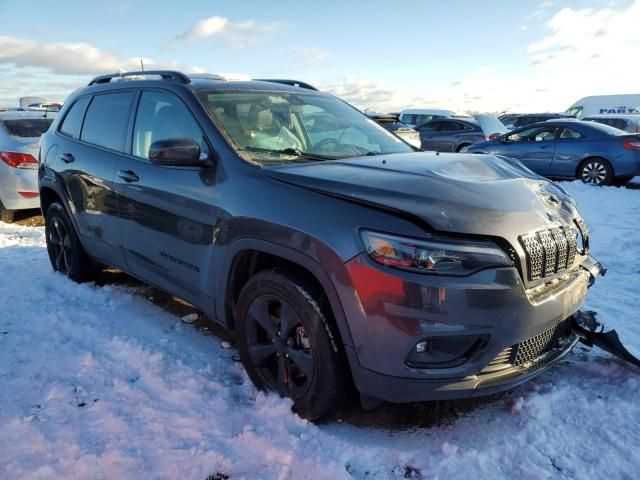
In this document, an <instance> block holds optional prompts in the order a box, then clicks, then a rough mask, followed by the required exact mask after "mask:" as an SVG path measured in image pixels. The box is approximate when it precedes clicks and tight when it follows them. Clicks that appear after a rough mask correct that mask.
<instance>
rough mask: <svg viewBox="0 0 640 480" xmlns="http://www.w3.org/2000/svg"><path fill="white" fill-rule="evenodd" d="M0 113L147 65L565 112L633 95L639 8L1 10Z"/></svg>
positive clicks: (423, 5)
mask: <svg viewBox="0 0 640 480" xmlns="http://www.w3.org/2000/svg"><path fill="white" fill-rule="evenodd" d="M0 19H2V29H1V30H0V105H14V104H17V99H18V97H20V96H22V95H36V94H37V95H42V96H45V97H48V98H50V99H54V100H63V99H64V98H65V97H66V96H67V95H68V94H69V93H70V92H71V91H72V90H74V89H75V88H77V87H79V86H81V85H84V84H86V83H87V82H88V80H89V79H90V78H92V76H94V75H97V74H101V73H108V72H113V71H117V70H119V69H125V70H127V69H137V68H138V67H139V65H140V60H141V59H143V61H144V65H145V68H147V69H150V68H153V67H163V68H165V67H171V68H178V69H183V70H185V71H201V72H233V73H244V74H248V75H251V76H253V77H266V76H273V77H289V78H296V79H300V80H304V81H307V82H309V83H312V84H315V85H316V86H318V87H319V88H321V89H324V90H328V91H331V92H333V93H336V94H338V95H340V96H342V97H343V98H345V99H346V100H348V101H350V102H352V103H354V104H355V105H357V106H359V107H361V108H371V109H374V110H378V111H391V110H397V109H400V108H403V107H409V106H412V107H443V108H452V109H459V110H473V111H493V112H496V111H502V110H511V111H529V112H531V111H560V110H565V109H566V108H567V107H569V106H570V105H571V104H572V103H573V102H574V101H575V100H577V99H578V98H580V97H582V96H585V95H591V94H606V93H639V92H638V91H640V82H639V79H640V64H639V61H638V53H639V52H640V27H639V25H640V0H614V1H611V0H591V1H585V0H576V1H573V0H567V1H560V0H544V1H543V0H536V1H534V0H532V1H527V2H513V1H492V0H485V1H483V2H477V1H475V0H439V1H435V0H424V1H421V2H390V1H388V0H384V1H377V0H367V1H352V2H346V1H344V0H341V1H334V0H323V1H321V2H319V1H305V0H299V1H296V2H285V1H283V2H264V1H249V0H245V1H235V2H228V1H227V2H223V1H215V0H209V1H204V0H203V1H191V0H182V1H180V2H175V1H172V2H166V5H165V2H164V1H161V0H156V1H148V2H144V1H135V2H134V1H133V0H131V1H129V0H92V1H86V0H85V1H65V2H52V1H44V0H43V1H32V0H15V1H14V0H0Z"/></svg>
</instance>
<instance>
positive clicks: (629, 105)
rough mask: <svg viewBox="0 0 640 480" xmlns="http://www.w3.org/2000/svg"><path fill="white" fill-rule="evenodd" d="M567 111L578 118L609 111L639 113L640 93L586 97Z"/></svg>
mask: <svg viewBox="0 0 640 480" xmlns="http://www.w3.org/2000/svg"><path fill="white" fill-rule="evenodd" d="M565 113H566V114H567V115H570V116H572V117H576V118H582V117H586V116H587V115H603V114H609V113H622V114H637V113H640V93H638V94H627V95H594V96H591V97H584V98H581V99H580V100H578V101H577V102H576V103H574V104H573V105H571V106H570V107H569V108H568V109H567V111H566V112H565Z"/></svg>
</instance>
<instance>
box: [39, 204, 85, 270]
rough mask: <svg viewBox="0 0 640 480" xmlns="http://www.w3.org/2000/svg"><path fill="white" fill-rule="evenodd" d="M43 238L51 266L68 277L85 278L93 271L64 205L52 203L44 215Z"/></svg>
mask: <svg viewBox="0 0 640 480" xmlns="http://www.w3.org/2000/svg"><path fill="white" fill-rule="evenodd" d="M45 238H46V242H47V253H48V254H49V260H50V261H51V266H52V267H53V269H54V270H55V271H56V272H60V273H62V274H64V275H66V276H67V277H69V278H70V279H72V280H74V281H76V282H80V281H84V280H87V279H88V278H89V277H90V275H91V274H92V273H94V271H95V267H94V264H93V262H92V261H91V259H90V258H89V257H88V256H87V254H86V253H85V251H84V248H83V247H82V244H81V243H80V240H79V239H78V235H77V234H76V231H75V229H74V228H73V225H72V223H71V219H70V218H69V216H68V215H67V212H66V210H65V209H64V207H63V206H62V205H61V204H59V203H53V204H52V205H51V206H50V207H49V209H48V210H47V213H46V215H45Z"/></svg>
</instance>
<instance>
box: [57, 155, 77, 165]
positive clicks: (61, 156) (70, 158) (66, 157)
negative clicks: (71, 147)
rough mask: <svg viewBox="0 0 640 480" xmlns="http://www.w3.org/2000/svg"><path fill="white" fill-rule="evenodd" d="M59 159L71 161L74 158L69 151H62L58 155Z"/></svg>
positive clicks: (66, 161) (65, 161)
mask: <svg viewBox="0 0 640 480" xmlns="http://www.w3.org/2000/svg"><path fill="white" fill-rule="evenodd" d="M60 160H62V161H63V162H64V163H71V162H73V161H74V160H75V158H74V156H73V155H72V154H70V153H63V154H61V155H60Z"/></svg>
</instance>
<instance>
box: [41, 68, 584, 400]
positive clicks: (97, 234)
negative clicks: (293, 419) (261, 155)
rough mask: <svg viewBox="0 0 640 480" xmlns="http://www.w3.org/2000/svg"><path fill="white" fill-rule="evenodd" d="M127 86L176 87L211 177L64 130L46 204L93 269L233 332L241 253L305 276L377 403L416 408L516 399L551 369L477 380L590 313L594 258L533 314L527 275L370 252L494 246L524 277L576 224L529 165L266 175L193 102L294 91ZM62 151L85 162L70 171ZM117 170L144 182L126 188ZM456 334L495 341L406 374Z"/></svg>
mask: <svg viewBox="0 0 640 480" xmlns="http://www.w3.org/2000/svg"><path fill="white" fill-rule="evenodd" d="M119 88H125V87H124V86H123V85H119V84H117V83H116V84H109V83H107V84H100V85H95V86H92V87H89V88H86V89H84V90H82V92H80V93H79V94H77V95H80V94H82V95H85V94H93V93H97V92H104V91H109V90H115V89H119ZM126 88H128V89H135V90H140V89H148V88H154V89H165V90H169V91H172V92H173V93H175V94H176V95H178V96H179V97H180V98H182V100H183V101H184V102H185V104H186V105H187V107H188V108H189V109H190V110H191V112H192V113H193V115H194V117H195V118H196V120H197V121H198V123H199V124H200V126H201V127H202V129H203V131H204V133H205V136H206V137H207V139H208V142H209V143H210V146H211V149H212V151H213V152H214V153H213V155H212V158H211V160H212V165H211V166H209V167H202V168H195V167H188V168H175V167H160V166H154V165H151V164H150V163H148V162H146V161H144V160H140V159H137V158H134V157H132V156H130V155H129V153H128V152H125V153H124V154H116V153H114V152H110V151H107V150H106V149H102V148H96V147H93V146H90V145H86V144H84V143H81V142H78V141H75V140H72V139H69V138H68V137H65V136H63V135H61V134H59V133H58V132H57V128H58V124H59V121H57V122H56V123H55V124H54V126H53V128H51V129H50V131H49V132H48V133H47V134H46V135H45V136H44V137H43V140H42V149H43V150H42V151H43V152H46V154H45V155H44V158H45V161H44V162H43V164H42V165H41V169H40V172H39V173H40V188H41V192H42V196H43V201H45V202H50V201H52V200H54V199H56V198H57V199H59V200H60V201H61V202H62V203H63V204H64V205H65V207H66V208H67V210H68V212H69V213H70V215H71V217H72V219H73V222H74V224H75V226H76V228H77V230H78V232H79V233H80V238H81V241H82V243H83V245H84V246H85V248H86V250H87V252H88V253H89V254H90V255H91V256H92V257H95V258H96V259H98V260H99V261H101V262H103V263H105V264H109V265H113V266H116V267H119V268H122V269H123V270H125V271H127V272H129V273H131V274H132V275H134V276H137V277H139V278H141V279H143V280H145V281H147V282H149V283H152V284H155V285H157V286H159V287H161V288H163V289H165V290H167V291H169V292H171V293H173V294H175V295H178V296H181V297H183V298H185V299H187V300H189V301H190V302H192V303H194V304H195V305H197V306H198V307H199V308H201V309H202V310H203V311H204V312H205V313H207V314H208V315H210V316H212V317H213V318H214V319H216V320H217V321H218V322H220V323H223V324H224V323H227V322H229V321H230V320H231V319H230V318H228V316H227V314H228V312H229V309H228V308H227V307H228V305H226V302H227V300H228V296H227V287H228V281H229V278H230V269H231V268H232V265H233V260H234V258H235V257H236V255H238V254H239V253H241V252H243V251H246V250H257V251H263V252H267V253H270V254H272V255H276V256H280V257H282V258H286V259H288V260H289V261H292V262H294V263H297V264H298V265H300V266H302V267H304V268H305V269H307V270H308V271H309V272H311V274H312V275H314V276H315V278H316V279H317V280H318V282H319V283H320V284H321V285H322V287H323V288H324V290H325V293H326V294H327V297H328V299H329V301H330V305H331V307H332V310H333V313H334V316H335V317H336V321H337V323H338V327H339V330H340V334H341V340H342V342H343V344H344V346H345V350H346V352H347V356H348V358H349V364H350V368H351V371H352V374H353V377H354V380H355V382H356V385H357V387H358V389H359V390H360V391H361V392H363V393H365V394H370V395H375V396H378V397H381V398H387V399H389V400H397V401H406V400H417V399H429V398H442V397H444V396H448V397H452V396H453V397H460V396H466V395H472V394H474V392H475V391H476V388H479V384H480V383H482V382H485V383H487V390H484V391H497V390H503V389H506V388H511V387H512V386H514V385H516V384H518V383H519V382H522V381H524V380H526V379H527V378H529V377H530V376H531V375H533V373H539V371H541V370H542V368H541V369H539V370H536V372H524V371H523V372H516V371H511V372H507V373H508V375H507V374H506V373H505V376H504V378H502V379H500V378H497V377H495V376H486V375H484V376H483V375H478V376H477V377H476V375H477V374H479V372H480V371H481V370H482V368H483V367H484V366H485V365H486V364H487V363H488V362H490V361H491V359H492V358H493V357H494V356H495V354H496V353H497V352H499V351H500V350H502V349H503V348H505V347H507V346H510V345H512V344H513V343H515V342H517V341H520V340H523V339H526V338H529V337H531V336H532V335H535V334H537V333H540V332H541V331H543V330H544V329H546V328H547V327H548V326H549V325H552V324H554V323H557V322H559V321H561V320H564V319H566V318H568V317H570V316H571V315H572V314H573V313H574V312H576V311H577V309H578V308H579V307H580V306H581V304H582V302H583V300H584V297H585V295H586V289H587V285H588V283H589V281H590V280H591V274H589V273H588V271H587V270H586V269H584V268H581V267H580V264H582V263H584V262H587V261H588V259H589V258H588V257H586V256H581V257H578V259H577V260H576V263H575V265H574V266H573V268H572V269H571V270H570V275H569V276H568V277H567V278H564V279H563V280H562V288H561V289H560V290H558V291H556V292H555V294H554V295H553V296H551V297H549V298H546V299H543V300H542V301H540V302H537V303H536V302H532V300H531V299H530V298H529V297H528V296H527V289H529V288H530V287H533V286H535V284H536V282H531V283H527V284H525V283H523V280H522V279H523V278H527V277H526V275H523V273H521V272H519V270H518V269H517V268H501V269H489V270H484V271H480V272H478V273H476V274H474V275H471V276H469V277H463V278H453V277H442V276H431V275H425V274H416V273H409V272H403V271H399V270H394V269H391V268H385V267H382V266H380V265H377V264H374V263H373V262H372V261H371V260H370V259H369V258H368V256H366V255H365V254H363V250H364V247H363V245H362V243H361V241H360V238H359V235H358V231H359V229H360V228H363V227H364V228H367V229H371V230H379V231H386V232H391V233H394V234H398V235H406V236H413V237H424V236H425V235H426V234H427V233H428V232H433V231H441V232H448V233H449V234H457V235H465V236H472V237H474V236H482V237H490V238H493V239H495V240H496V241H498V242H500V244H501V245H503V246H505V248H506V247H508V246H510V247H511V248H512V249H513V252H514V255H515V258H516V260H517V261H518V264H520V265H524V263H525V262H524V261H523V252H522V251H521V249H520V247H519V243H518V242H517V240H516V239H517V237H518V235H521V234H523V233H526V232H528V231H535V230H540V229H545V228H549V227H551V226H556V225H560V224H567V223H570V222H571V220H572V218H573V217H574V216H576V215H577V212H576V210H575V205H574V204H573V202H572V201H571V199H570V198H569V197H568V196H567V195H565V194H564V193H563V192H562V190H561V189H559V188H558V187H556V186H554V184H552V183H550V182H548V181H546V180H544V179H543V178H541V177H538V176H537V175H535V174H533V173H531V172H530V171H528V170H527V169H524V168H522V167H521V166H519V165H514V164H512V163H509V162H506V161H504V160H502V159H500V158H497V157H491V156H483V157H481V158H480V157H476V156H472V155H437V154H431V153H413V154H403V155H389V156H379V157H369V158H354V159H350V160H343V161H328V162H324V163H314V164H302V165H291V166H279V167H271V168H261V167H259V166H257V165H254V164H251V163H249V162H247V161H245V160H243V159H241V158H240V157H239V156H238V154H237V153H236V152H235V151H234V150H233V149H232V148H231V147H230V145H229V143H228V142H227V141H226V140H225V138H224V136H223V135H221V133H220V132H219V131H218V130H217V129H216V127H215V126H214V124H213V123H212V122H211V120H210V118H209V116H208V115H207V112H206V110H205V109H204V108H203V106H202V105H201V104H200V103H199V101H198V100H197V96H196V95H197V93H198V91H199V90H200V89H205V88H206V89H207V90H213V89H216V88H224V89H227V90H228V89H264V90H278V91H283V90H295V89H296V87H290V86H285V85H278V84H273V83H265V82H235V83H234V82H214V81H195V82H194V83H191V84H188V85H182V84H178V83H174V82H170V81H159V80H158V81H153V80H151V81H150V80H147V81H128V82H126ZM194 94H196V95H194ZM77 95H76V96H73V97H72V98H70V99H69V100H68V101H67V102H66V104H65V110H66V109H68V107H69V106H70V105H72V104H73V103H74V100H75V98H77ZM132 116H133V113H132ZM59 118H64V112H63V113H62V114H61V115H60V117H59ZM131 129H132V125H129V132H128V133H127V145H130V140H131ZM63 153H70V154H72V155H73V156H74V158H75V161H73V162H71V163H65V162H64V161H63V160H62V159H61V155H62V154H63ZM120 171H126V172H132V173H134V174H135V175H136V176H137V177H138V180H137V181H134V182H127V181H125V180H124V179H123V178H120V177H119V176H118V172H120ZM89 209H92V210H95V211H96V212H98V213H99V215H93V217H95V218H93V217H92V216H91V215H88V214H87V213H88V211H89ZM521 268H525V267H524V266H523V267H521ZM537 283H539V282H537ZM434 298H438V301H437V302H436V304H434ZM460 331H464V332H472V333H478V334H488V335H490V336H491V337H490V342H489V343H488V344H487V345H486V346H484V347H483V349H482V350H481V351H479V352H478V353H477V355H476V356H474V358H472V359H470V360H469V361H468V362H466V363H465V364H463V365H461V366H459V367H455V368H454V369H452V370H450V371H446V372H445V371H440V372H433V371H426V370H416V369H411V368H409V367H407V366H406V364H405V363H404V359H405V357H406V355H407V352H408V350H409V349H410V348H412V347H413V345H415V343H416V342H417V341H418V340H420V339H421V338H424V336H425V335H436V336H439V335H445V336H446V335H447V334H448V333H450V332H460ZM568 348H570V347H568ZM564 353H566V350H565V352H564ZM444 378H446V380H445V379H444ZM489 384H491V385H490V387H489V386H488V385H489ZM385 386H388V387H393V388H385ZM395 387H398V388H395Z"/></svg>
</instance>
